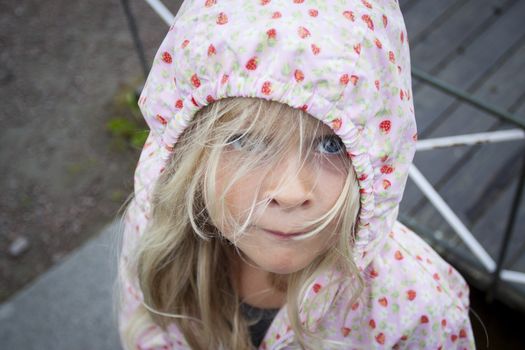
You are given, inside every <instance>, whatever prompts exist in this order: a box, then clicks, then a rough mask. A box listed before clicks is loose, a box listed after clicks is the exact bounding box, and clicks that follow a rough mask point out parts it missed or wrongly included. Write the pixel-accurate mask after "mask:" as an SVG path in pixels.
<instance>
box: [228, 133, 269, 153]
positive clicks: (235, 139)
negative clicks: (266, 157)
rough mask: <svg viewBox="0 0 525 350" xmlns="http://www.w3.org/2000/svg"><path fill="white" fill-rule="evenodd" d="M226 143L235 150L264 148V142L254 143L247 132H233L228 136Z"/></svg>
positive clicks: (260, 149)
mask: <svg viewBox="0 0 525 350" xmlns="http://www.w3.org/2000/svg"><path fill="white" fill-rule="evenodd" d="M227 144H228V145H229V146H230V147H232V148H233V149H235V150H237V151H241V150H242V151H248V152H260V151H262V150H263V149H264V146H265V145H264V144H256V143H255V142H253V141H252V140H250V135H248V134H235V135H233V136H232V137H230V138H229V139H228V141H227Z"/></svg>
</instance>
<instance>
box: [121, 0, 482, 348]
mask: <svg viewBox="0 0 525 350" xmlns="http://www.w3.org/2000/svg"><path fill="white" fill-rule="evenodd" d="M231 96H246V97H258V98H264V99H269V100H275V101H279V102H281V103H285V104H288V105H290V106H292V107H295V108H301V109H303V110H305V111H307V112H308V113H309V114H311V115H312V116H314V117H315V118H318V119H319V120H321V121H322V122H324V123H325V124H327V125H328V126H330V127H331V128H332V129H333V130H334V132H335V133H336V134H337V135H339V136H340V137H341V139H342V140H343V142H344V144H345V146H346V148H347V151H348V155H349V156H350V157H351V159H352V163H353V166H354V170H355V172H356V174H357V176H358V180H359V187H360V202H361V211H360V214H359V220H358V226H357V232H356V239H355V243H354V247H353V251H354V260H355V262H356V264H357V266H358V267H359V269H360V271H361V273H362V274H363V276H364V278H365V281H366V287H365V291H364V292H363V297H362V299H361V301H360V302H358V303H355V304H354V305H352V308H351V311H350V313H349V314H348V316H347V317H346V318H345V317H344V313H343V311H344V309H345V308H344V305H346V304H345V300H344V298H340V299H338V302H337V303H333V302H332V301H333V300H334V296H335V294H336V293H341V292H342V291H344V290H345V289H346V288H349V286H345V285H337V286H333V285H332V286H331V287H328V284H329V282H330V281H331V279H333V278H335V277H337V272H336V271H332V272H330V273H327V274H326V275H323V276H319V277H318V278H317V279H316V280H315V281H313V283H312V285H311V286H310V289H309V292H308V293H307V295H306V297H305V300H304V303H303V304H304V307H303V309H302V310H301V315H302V317H303V319H304V318H305V317H306V315H307V314H308V315H309V317H310V318H312V319H313V320H314V321H315V324H317V325H318V328H317V332H318V333H319V334H320V335H322V337H323V338H324V339H329V340H334V341H339V342H343V343H344V344H345V345H344V346H341V345H338V346H336V345H334V348H338V349H376V348H377V349H383V348H385V349H386V348H396V349H440V348H442V349H471V348H474V342H473V336H472V330H471V326H470V321H469V318H468V308H469V300H468V287H467V285H466V283H465V281H464V280H463V278H462V277H461V276H460V275H459V274H458V272H457V271H456V270H454V269H453V268H452V267H451V266H449V265H448V264H447V263H446V262H445V261H444V260H443V259H441V258H440V257H439V255H437V253H435V252H434V251H433V250H432V249H431V248H430V247H429V246H428V245H427V244H426V243H425V242H423V241H422V240H421V239H420V238H419V237H418V236H417V235H416V234H415V233H414V232H412V231H410V230H409V229H408V228H406V227H405V226H403V225H402V224H401V223H400V222H398V221H397V220H396V219H397V215H398V210H399V202H400V201H401V198H402V195H403V191H404V188H405V184H406V180H407V176H408V167H409V165H410V164H411V162H412V160H413V157H414V152H415V144H416V141H417V130H416V122H415V117H414V109H413V101H412V90H411V75H410V55H409V46H408V42H407V34H406V29H405V25H404V21H403V17H402V15H401V12H400V9H399V5H398V3H397V1H395V0H381V1H365V0H362V1H358V0H352V1H350V0H341V1H322V0H311V1H308V0H287V1H275V0H253V1H241V0H232V1H221V0H199V1H185V3H184V4H183V6H182V7H181V10H180V11H179V14H178V15H177V17H176V19H175V22H174V24H173V25H172V26H171V27H170V28H169V31H168V33H167V36H166V38H165V39H164V41H163V42H162V44H161V45H160V48H159V50H158V52H157V54H156V56H155V58H154V62H153V66H152V69H151V72H150V74H149V76H148V79H147V81H146V85H145V87H144V90H143V92H142V94H141V96H140V99H139V106H140V108H141V111H142V113H143V115H144V118H145V119H146V122H147V123H148V126H149V128H150V134H149V137H148V140H147V141H146V143H145V145H144V149H143V151H142V154H141V156H140V159H139V162H138V164H137V168H136V172H135V198H134V199H133V201H132V203H131V206H130V210H129V211H128V213H127V216H126V218H125V220H126V226H125V232H124V239H123V248H122V249H123V250H122V256H121V261H120V272H121V282H122V286H123V287H122V293H123V295H124V298H125V299H124V300H125V302H124V308H123V309H122V310H121V312H120V324H121V328H122V327H124V326H125V325H126V324H127V322H128V321H129V317H130V315H131V314H132V313H133V311H134V310H135V309H136V308H138V307H141V306H140V305H141V301H142V294H141V292H140V288H139V286H138V282H137V279H136V276H135V275H134V273H133V271H132V270H131V269H130V268H129V266H128V264H127V262H128V258H129V254H130V252H131V250H132V249H133V247H134V245H135V243H136V241H137V239H138V237H140V236H141V235H142V234H144V233H145V232H144V231H145V227H146V224H147V222H148V218H149V216H148V215H149V212H150V210H151V204H150V195H151V192H152V190H153V186H154V184H155V181H156V180H157V178H158V176H159V175H160V173H161V171H162V169H163V168H164V165H165V163H166V161H167V159H169V157H170V154H171V152H172V150H173V145H174V144H175V143H176V141H177V139H178V137H179V135H180V134H181V133H182V132H183V131H184V129H185V128H186V126H187V125H188V122H189V121H190V120H191V118H192V117H193V115H194V114H195V112H196V111H198V110H199V109H201V108H202V107H203V106H205V105H207V104H209V103H211V102H213V101H215V100H217V99H220V98H225V97H231ZM319 293H322V294H323V295H322V297H320V298H315V300H314V296H316V295H317V294H319ZM346 302H348V300H346ZM308 311H309V313H308ZM288 326H289V323H288V320H287V315H286V308H282V309H281V310H280V312H279V313H278V314H277V316H276V317H275V319H274V321H273V323H272V325H271V326H270V329H269V330H268V332H267V334H266V336H265V339H264V341H263V342H262V344H261V346H260V348H261V349H291V348H294V343H293V333H292V331H291V330H290V328H289V327H288ZM168 330H169V331H168V332H163V331H162V330H161V329H159V328H158V327H157V326H155V325H151V327H149V328H147V329H144V331H143V333H142V336H141V337H140V340H139V343H138V344H137V347H139V348H140V349H186V348H188V347H187V344H186V343H185V341H184V338H183V337H182V335H181V334H180V332H179V331H178V330H177V328H176V326H175V325H174V324H173V325H171V326H170V327H169V329H168Z"/></svg>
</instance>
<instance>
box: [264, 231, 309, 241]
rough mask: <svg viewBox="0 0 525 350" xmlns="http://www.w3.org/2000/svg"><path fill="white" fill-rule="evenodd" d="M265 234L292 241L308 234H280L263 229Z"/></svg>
mask: <svg viewBox="0 0 525 350" xmlns="http://www.w3.org/2000/svg"><path fill="white" fill-rule="evenodd" d="M262 230H263V231H264V232H266V233H268V234H270V235H272V236H274V237H278V238H281V239H290V238H293V237H297V236H301V235H304V234H305V233H306V232H280V231H273V230H266V229H262Z"/></svg>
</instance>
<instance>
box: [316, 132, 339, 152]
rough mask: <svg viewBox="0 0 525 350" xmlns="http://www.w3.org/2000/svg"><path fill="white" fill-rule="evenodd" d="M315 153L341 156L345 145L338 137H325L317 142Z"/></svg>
mask: <svg viewBox="0 0 525 350" xmlns="http://www.w3.org/2000/svg"><path fill="white" fill-rule="evenodd" d="M317 151H318V152H319V153H323V154H328V155H335V154H341V153H343V152H344V151H345V145H344V144H343V142H342V141H341V139H340V138H339V137H337V136H335V135H327V136H323V137H322V138H321V139H320V140H319V143H318V144H317Z"/></svg>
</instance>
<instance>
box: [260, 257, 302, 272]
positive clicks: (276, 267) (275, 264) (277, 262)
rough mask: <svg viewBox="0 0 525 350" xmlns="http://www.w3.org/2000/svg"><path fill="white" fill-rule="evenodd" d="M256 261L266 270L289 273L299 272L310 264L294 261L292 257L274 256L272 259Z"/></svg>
mask: <svg viewBox="0 0 525 350" xmlns="http://www.w3.org/2000/svg"><path fill="white" fill-rule="evenodd" d="M255 263H256V264H257V265H258V266H259V267H260V268H261V269H262V270H264V271H267V272H271V273H275V274H279V275H288V274H290V273H294V272H297V271H299V270H301V269H303V268H305V267H306V266H307V265H308V262H302V261H294V259H290V257H287V256H283V257H275V256H274V257H272V259H271V260H268V259H264V260H263V261H255Z"/></svg>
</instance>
